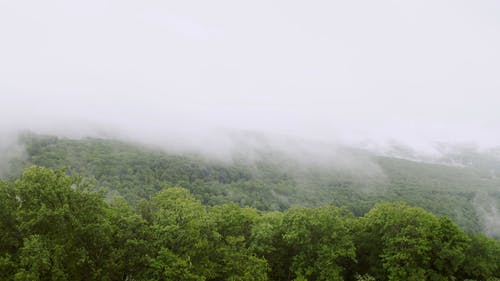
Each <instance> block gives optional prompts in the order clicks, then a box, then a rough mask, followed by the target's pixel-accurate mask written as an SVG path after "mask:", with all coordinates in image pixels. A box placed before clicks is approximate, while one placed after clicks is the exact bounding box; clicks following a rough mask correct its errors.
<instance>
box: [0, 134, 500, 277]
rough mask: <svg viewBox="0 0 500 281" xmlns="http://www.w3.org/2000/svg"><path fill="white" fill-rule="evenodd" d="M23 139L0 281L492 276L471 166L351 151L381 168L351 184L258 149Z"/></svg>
mask: <svg viewBox="0 0 500 281" xmlns="http://www.w3.org/2000/svg"><path fill="white" fill-rule="evenodd" d="M21 142H22V145H23V146H24V147H25V155H24V157H17V158H13V159H11V163H10V168H9V171H8V173H7V174H8V175H9V176H7V177H5V179H4V180H3V181H0V217H1V220H0V224H1V225H0V229H2V232H1V233H0V235H1V237H0V241H1V242H0V279H1V280H495V279H494V278H500V274H499V272H500V258H499V257H500V242H499V241H498V240H495V239H494V235H493V238H492V237H491V235H490V236H487V235H485V234H484V233H488V234H491V233H489V232H488V229H487V228H485V227H484V225H483V224H482V223H483V221H482V218H481V215H482V214H481V213H480V210H481V209H479V208H478V206H477V204H478V200H484V202H487V203H488V202H490V203H491V202H494V203H493V205H492V206H494V204H496V199H495V196H497V193H495V190H496V186H497V184H498V181H497V179H496V177H494V176H492V175H491V173H489V172H486V171H485V170H482V169H480V168H478V167H472V166H469V167H465V166H463V167H462V166H461V167H457V166H450V165H442V164H437V163H434V164H433V163H423V162H415V161H410V160H404V159H398V158H394V157H385V156H376V155H374V154H368V152H360V151H355V152H350V153H355V154H352V155H359V153H366V154H367V155H363V156H362V158H360V159H367V161H368V160H369V161H373V162H372V163H376V164H377V165H378V167H380V172H381V173H380V174H376V175H373V174H369V175H367V174H363V173H361V174H360V175H357V174H356V173H355V172H356V170H355V169H349V170H348V169H342V168H339V167H338V166H337V167H334V168H332V166H320V165H316V164H310V163H309V164H306V163H303V162H302V163H299V162H292V161H291V158H290V157H289V156H287V155H285V154H279V153H275V154H270V152H269V151H267V150H266V151H261V152H260V153H261V154H259V157H254V158H253V160H252V161H248V159H244V158H241V157H240V158H238V157H236V158H235V159H233V160H232V161H220V160H214V159H209V158H207V157H204V156H202V155H198V154H176V153H166V152H164V151H161V150H157V149H151V148H145V147H142V146H138V145H135V144H128V143H124V142H119V141H114V140H103V139H81V140H73V139H64V138H57V137H48V136H38V135H32V134H27V135H24V136H23V137H22V138H21ZM381 175H383V176H381ZM481 196H482V197H481ZM483 209H484V210H485V209H486V207H485V206H484V205H483ZM492 233H493V234H494V233H495V232H492Z"/></svg>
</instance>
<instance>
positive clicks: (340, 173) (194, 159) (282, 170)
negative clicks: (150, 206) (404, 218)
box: [14, 134, 500, 232]
mask: <svg viewBox="0 0 500 281" xmlns="http://www.w3.org/2000/svg"><path fill="white" fill-rule="evenodd" d="M21 141H22V143H23V144H24V145H25V147H26V150H27V160H26V161H24V166H26V167H27V166H29V165H33V164H34V165H39V166H44V167H49V168H55V169H59V168H62V167H64V168H66V169H68V171H69V172H70V173H71V174H81V175H83V176H85V177H86V178H89V179H90V178H93V179H95V180H96V183H97V187H98V188H99V189H102V190H104V191H105V192H107V193H108V196H110V197H112V196H114V195H116V194H119V195H121V196H123V197H124V198H125V199H126V200H127V201H129V202H131V203H132V205H134V206H135V205H137V204H139V202H141V200H143V199H146V200H149V199H150V198H151V196H153V195H154V194H155V193H157V192H158V191H160V190H161V189H162V188H163V186H164V185H165V184H167V185H168V186H179V187H183V188H186V189H188V190H189V191H190V192H191V193H192V194H193V196H194V197H195V198H196V199H198V200H200V201H201V202H202V203H203V204H205V205H211V206H214V205H222V204H226V203H232V202H234V203H237V204H239V205H240V206H249V207H254V208H257V209H259V210H266V211H269V210H279V211H284V210H286V209H288V208H289V207H291V206H293V205H300V206H308V207H316V206H324V205H329V204H333V205H336V206H343V207H346V208H347V209H349V210H350V211H351V212H352V213H353V214H354V215H355V216H363V215H364V214H365V213H366V212H367V211H368V210H370V209H371V208H372V207H373V206H374V205H375V204H376V203H377V202H394V201H401V202H406V203H408V204H410V205H414V206H419V207H422V208H424V209H426V210H428V211H431V212H433V213H434V214H437V215H444V216H447V217H449V218H451V219H452V220H453V221H454V222H455V223H457V224H458V225H459V226H460V227H462V228H465V229H466V230H467V231H471V232H478V231H481V230H482V221H481V220H480V217H479V215H478V214H477V213H476V211H475V210H476V209H475V205H474V204H475V202H474V198H475V197H476V194H477V192H481V193H485V194H487V195H489V196H490V198H492V199H494V200H496V201H497V202H498V201H500V194H499V193H498V191H497V187H498V186H499V185H500V178H497V177H495V176H494V174H492V171H493V173H494V172H495V171H497V170H498V171H500V162H498V161H496V162H495V161H493V160H492V159H490V158H491V157H486V158H485V157H483V156H481V157H483V158H484V159H483V158H481V157H480V156H478V155H475V154H473V153H472V154H470V155H459V156H460V157H458V156H457V157H458V158H457V157H455V158H453V159H452V160H453V161H452V160H450V161H452V162H457V161H458V160H460V161H458V162H459V163H462V162H467V163H469V162H470V163H473V164H474V165H472V166H470V167H457V166H446V165H439V164H429V163H422V162H415V161H409V160H403V159H397V158H390V157H378V156H374V155H371V154H369V153H368V152H363V151H347V152H340V153H348V155H352V157H354V159H357V158H361V159H364V161H365V162H368V163H366V165H367V167H368V168H369V169H371V170H373V171H374V172H372V173H373V175H370V173H369V172H363V170H361V169H359V170H356V169H353V170H351V169H343V168H341V167H337V166H335V165H333V166H331V165H330V166H329V165H328V164H325V165H319V164H314V163H313V164H311V163H309V162H307V161H304V162H303V163H302V162H300V161H298V160H297V159H295V158H293V157H290V156H287V154H286V153H281V152H279V151H272V150H261V151H256V152H255V153H254V154H255V155H254V156H252V160H251V161H250V160H249V159H247V158H245V157H244V152H242V155H239V156H238V154H236V155H235V156H234V158H233V159H230V161H226V162H224V161H217V160H209V159H207V158H204V157H202V156H200V155H196V154H189V153H184V154H182V155H179V154H175V153H166V152H165V151H161V150H157V149H148V148H144V147H141V146H139V145H134V144H127V143H123V142H119V141H114V140H102V139H91V138H87V139H81V140H71V139H61V138H57V137H51V136H38V135H32V134H31V135H30V134H25V135H24V136H23V137H22V138H21ZM471 157H472V158H471ZM445 160H446V159H445ZM446 161H448V160H446ZM446 161H445V162H446ZM14 162H16V165H14V166H16V167H22V163H23V161H20V160H18V161H14ZM20 163H21V164H20Z"/></svg>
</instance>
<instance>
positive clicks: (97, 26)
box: [0, 0, 500, 144]
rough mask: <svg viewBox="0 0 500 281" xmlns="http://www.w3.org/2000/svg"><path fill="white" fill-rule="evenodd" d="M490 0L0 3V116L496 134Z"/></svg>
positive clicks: (157, 126)
mask: <svg viewBox="0 0 500 281" xmlns="http://www.w3.org/2000/svg"><path fill="white" fill-rule="evenodd" d="M499 50H500V1H494V0H491V1H490V0H484V1H458V0H453V1H451V0H450V1H438V0H434V1H422V0H418V1H369V0H366V1H347V0H345V1H269V0H268V1H260V0H252V1H234V0H233V1H201V0H200V1H189V0H187V1H186V0H185V1H168V0H166V1H158V0H140V1H139V0H137V1H127V0H120V1H106V0H98V1H95V0H85V1H50V0H48V1H24V0H0V128H6V129H11V128H31V129H35V130H36V129H38V128H49V127H57V126H66V128H68V126H70V125H72V124H77V125H73V126H71V127H72V129H73V130H79V128H80V127H79V126H83V125H85V126H94V125H98V126H103V127H105V128H110V129H111V128H112V129H113V130H122V131H127V132H129V133H135V134H143V135H146V136H147V135H155V134H156V133H157V132H159V131H168V132H181V131H185V132H195V133H196V132H199V131H205V130H212V129H220V128H223V129H243V130H258V131H270V132H274V133H280V134H291V135H297V136H301V137H306V138H323V139H328V138H331V139H334V138H344V139H363V138H375V139H384V138H389V139H400V140H403V141H414V140H419V141H421V140H430V141H434V140H451V141H453V140H459V141H463V140H471V141H476V142H484V143H494V144H500V51H499Z"/></svg>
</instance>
